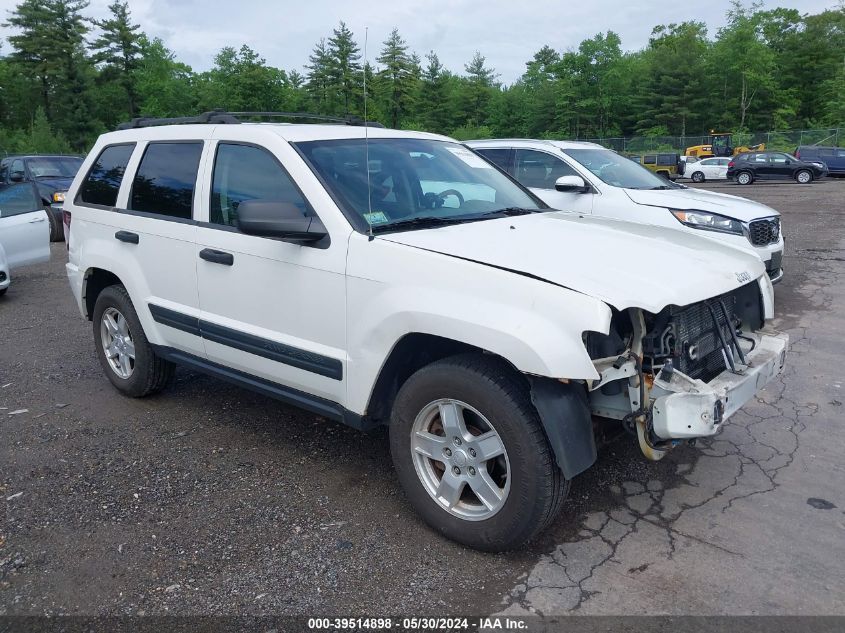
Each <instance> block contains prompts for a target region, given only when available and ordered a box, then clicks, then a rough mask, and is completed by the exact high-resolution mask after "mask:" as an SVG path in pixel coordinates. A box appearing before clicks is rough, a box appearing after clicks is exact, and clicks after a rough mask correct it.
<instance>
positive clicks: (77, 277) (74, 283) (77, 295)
mask: <svg viewBox="0 0 845 633" xmlns="http://www.w3.org/2000/svg"><path fill="white" fill-rule="evenodd" d="M65 270H66V271H67V279H68V281H69V282H70V290H71V292H72V293H73V298H74V300H75V301H76V307H77V308H79V313H80V314H81V315H82V316H83V318H86V319H87V318H88V315H87V314H86V313H85V306H84V305H83V303H82V302H83V300H84V298H83V296H82V286H83V281H84V279H83V277H84V275H83V273H82V271H80V270H79V267H78V266H76V265H75V264H71V263H67V264H65Z"/></svg>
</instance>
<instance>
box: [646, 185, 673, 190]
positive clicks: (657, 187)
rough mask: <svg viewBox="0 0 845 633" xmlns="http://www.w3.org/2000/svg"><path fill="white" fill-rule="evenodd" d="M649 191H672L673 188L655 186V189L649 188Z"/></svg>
mask: <svg viewBox="0 0 845 633" xmlns="http://www.w3.org/2000/svg"><path fill="white" fill-rule="evenodd" d="M648 189H649V191H666V190H667V189H674V187H670V186H669V185H657V186H656V187H649V188H648Z"/></svg>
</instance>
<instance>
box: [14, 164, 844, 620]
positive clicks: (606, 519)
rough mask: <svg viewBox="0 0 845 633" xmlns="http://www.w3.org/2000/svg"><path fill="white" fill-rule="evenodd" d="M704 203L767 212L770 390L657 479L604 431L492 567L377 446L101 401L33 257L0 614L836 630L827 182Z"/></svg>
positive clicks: (60, 299) (179, 400) (230, 397)
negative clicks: (774, 250) (545, 521)
mask: <svg viewBox="0 0 845 633" xmlns="http://www.w3.org/2000/svg"><path fill="white" fill-rule="evenodd" d="M705 187H706V188H713V189H716V190H718V191H725V192H729V193H739V194H742V195H745V196H748V197H750V198H755V199H759V200H760V201H762V202H765V203H767V204H770V205H772V206H773V207H775V208H777V209H779V210H780V211H782V212H783V214H784V224H785V232H786V238H787V250H786V258H785V266H786V268H787V276H786V278H785V280H784V281H783V283H781V284H780V285H778V286H777V290H776V315H777V319H776V322H775V324H774V325H775V327H777V328H778V329H783V330H787V331H788V332H789V333H790V336H791V349H790V353H789V357H788V363H787V368H786V371H785V373H784V375H783V376H782V377H781V379H780V380H779V381H778V382H776V383H774V384H772V385H770V386H769V387H768V388H767V389H766V390H765V391H764V392H762V393H761V394H759V398H758V399H757V400H756V401H754V402H752V403H749V404H748V405H747V406H746V407H745V408H744V409H743V410H742V411H740V412H739V413H738V414H737V415H735V416H734V417H733V418H732V419H731V420H730V422H729V423H728V424H727V425H726V426H725V429H724V431H723V432H722V433H721V434H720V435H718V436H716V437H715V438H713V439H712V440H710V441H708V442H701V443H699V445H698V446H697V447H695V448H690V447H680V448H678V449H676V450H674V451H672V452H671V453H670V454H669V455H668V456H667V457H666V458H664V459H663V460H662V461H660V462H657V463H651V462H647V461H645V460H644V459H643V458H642V457H641V455H640V453H639V450H638V448H637V446H636V442H635V441H634V440H632V439H631V438H629V437H627V436H619V437H616V438H615V439H613V440H612V441H610V442H609V443H607V444H606V445H605V446H603V447H602V448H601V449H600V451H599V460H598V462H597V464H596V465H595V466H594V467H593V468H592V469H590V470H589V471H587V472H586V473H584V474H583V475H581V476H579V477H577V478H576V479H575V480H574V481H573V484H572V490H571V493H570V498H569V500H568V501H567V502H566V504H565V506H564V509H563V512H562V513H561V515H560V517H559V519H558V520H557V521H556V522H555V524H554V525H553V526H552V527H551V529H549V530H548V531H547V532H546V533H545V534H544V535H543V536H542V537H541V538H540V539H539V540H538V541H537V542H535V543H533V544H532V545H531V546H530V547H528V548H526V549H525V550H523V551H519V552H512V553H508V554H501V555H489V554H483V553H479V552H475V551H471V550H468V549H466V548H463V547H460V546H458V545H456V544H454V543H451V542H448V541H445V540H444V539H442V538H440V537H439V536H437V535H436V534H434V533H433V532H432V531H431V530H429V529H427V528H426V527H425V526H424V525H423V524H422V523H421V522H420V521H419V519H418V518H417V517H416V516H415V515H414V513H413V511H412V510H411V508H410V507H409V505H408V504H407V502H406V501H405V500H404V498H403V496H402V494H401V491H400V490H399V487H398V484H397V482H396V480H395V478H394V476H393V472H392V468H391V467H390V457H389V450H388V443H387V436H386V433H383V432H378V433H375V434H372V435H365V434H361V433H358V432H356V431H354V430H351V429H348V428H346V427H343V426H340V425H335V424H331V423H326V422H325V421H323V420H320V419H318V418H315V417H314V416H313V415H310V414H307V413H303V412H301V411H297V410H295V409H291V408H288V407H285V406H284V405H281V404H279V403H276V402H274V401H272V400H268V399H266V398H264V397H261V396H258V395H254V394H251V393H249V392H246V391H243V390H240V389H236V388H233V387H229V386H227V385H224V384H223V383H220V382H217V381H215V380H212V379H210V378H206V377H203V376H199V375H196V374H193V373H191V372H187V371H183V370H180V371H179V372H178V373H177V380H176V384H175V385H174V386H173V387H172V388H170V389H168V390H167V391H166V392H165V393H163V394H161V395H160V396H156V397H153V398H148V399H144V400H130V399H126V398H123V397H121V396H119V395H118V394H117V393H116V392H115V391H114V390H113V389H112V388H111V386H110V385H109V383H108V382H107V380H106V379H105V378H104V377H103V376H102V372H101V369H100V367H99V364H98V363H97V360H96V358H95V356H94V352H93V346H92V345H91V330H90V324H89V323H87V322H85V321H83V320H82V319H81V318H79V316H78V313H77V312H76V309H75V306H74V305H73V302H72V299H71V296H70V292H69V289H68V287H67V281H66V279H65V276H64V271H63V260H64V258H65V250H64V249H65V246H64V244H54V245H53V247H52V248H53V261H52V262H50V263H49V264H45V265H41V266H36V267H33V268H31V269H23V270H21V271H20V272H19V274H16V275H15V276H14V281H13V284H12V287H11V289H10V290H9V292H8V293H7V295H6V296H5V297H4V298H3V299H2V300H0V503H3V504H5V508H4V512H3V514H2V515H0V516H2V519H0V615H3V614H85V615H102V614H116V615H119V614H166V613H171V614H235V613H238V614H250V615H253V614H254V615H261V614H315V613H317V614H333V615H351V614H357V615H363V614H368V615H373V614H375V615H385V614H394V615H395V614H430V615H435V614H439V615H443V614H459V613H464V614H467V613H473V614H487V613H493V612H506V613H511V614H525V613H542V614H546V615H551V614H569V613H574V614H609V615H616V614H663V613H667V614H702V615H703V614H768V615H776V614H845V601H843V599H842V596H843V595H845V556H843V553H845V548H843V544H845V514H843V512H844V511H845V469H844V468H843V455H845V429H843V422H842V420H843V402H845V370H843V369H842V367H843V365H842V360H841V359H842V356H843V353H845V340H843V334H842V333H843V332H845V318H843V316H842V314H843V308H845V288H844V287H843V283H842V278H843V272H845V180H838V181H834V180H827V181H823V182H820V183H814V184H813V185H810V186H799V185H793V184H779V183H778V184H761V185H755V186H752V187H746V188H739V187H737V186H733V185H728V184H715V185H711V184H709V183H708V184H706V185H705ZM654 268H658V269H659V267H651V269H654ZM643 270H644V271H647V270H649V268H647V267H645V266H644V268H643ZM23 409H26V412H23V413H19V414H16V415H10V413H11V412H13V411H19V410H23Z"/></svg>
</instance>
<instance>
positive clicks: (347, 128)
mask: <svg viewBox="0 0 845 633" xmlns="http://www.w3.org/2000/svg"><path fill="white" fill-rule="evenodd" d="M240 126H249V127H260V128H261V129H262V130H266V131H267V134H273V135H276V136H280V137H282V138H283V139H285V140H287V141H290V142H297V141H318V140H328V139H346V138H364V136H365V130H366V135H367V136H369V138H373V139H377V138H423V139H431V140H440V141H451V142H456V141H455V140H454V139H451V138H449V137H447V136H441V135H439V134H430V133H428V132H412V131H408V130H392V129H388V128H379V127H369V128H364V127H363V126H358V125H343V124H337V125H325V124H304V123H240V124H228V125H227V124H219V123H218V124H190V125H160V126H153V127H140V128H134V129H130V130H119V131H117V132H109V133H107V134H104V135H103V139H104V140H105V141H106V142H108V143H125V142H130V141H160V140H186V139H197V138H210V137H211V136H212V135H213V134H214V130H215V129H216V128H217V127H225V128H227V129H237V128H238V127H240Z"/></svg>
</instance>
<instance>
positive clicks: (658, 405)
mask: <svg viewBox="0 0 845 633" xmlns="http://www.w3.org/2000/svg"><path fill="white" fill-rule="evenodd" d="M750 338H753V339H754V348H753V349H752V350H749V351H746V352H745V356H746V361H747V365H744V366H738V367H737V372H736V373H735V372H732V371H729V370H726V371H724V372H722V373H721V374H719V375H718V376H716V378H714V379H713V380H711V381H710V382H708V383H705V382H702V381H700V380H695V379H692V378H690V377H689V376H686V375H685V374H683V373H681V372H678V371H675V372H674V373H673V374H672V377H671V379H670V380H669V381H666V380H663V379H661V378H660V377H659V376H658V377H657V378H656V379H655V380H654V385H653V387H652V389H651V393H650V396H651V399H652V400H653V405H652V409H651V418H652V431H653V433H654V434H655V435H656V436H657V437H658V438H660V439H662V440H673V439H692V438H696V437H708V436H711V435H714V434H715V433H717V432H718V431H719V429H720V428H721V425H722V423H723V422H724V421H725V420H727V419H728V418H730V416H731V415H733V414H734V413H736V412H737V411H738V410H739V409H740V408H741V407H742V406H743V405H744V404H745V403H746V402H748V401H749V400H751V399H752V398H753V397H754V395H755V394H756V393H757V392H758V391H759V390H760V389H762V388H763V387H765V386H766V385H767V384H769V383H770V382H772V381H773V380H774V379H775V378H777V376H778V375H779V374H780V373H781V372H782V371H783V365H784V362H785V360H786V349H787V346H788V344H789V335H788V334H782V333H778V332H773V331H765V330H763V331H760V332H757V333H755V334H753V335H751V337H750Z"/></svg>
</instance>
